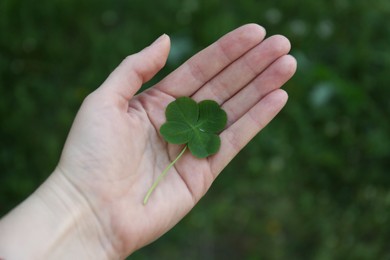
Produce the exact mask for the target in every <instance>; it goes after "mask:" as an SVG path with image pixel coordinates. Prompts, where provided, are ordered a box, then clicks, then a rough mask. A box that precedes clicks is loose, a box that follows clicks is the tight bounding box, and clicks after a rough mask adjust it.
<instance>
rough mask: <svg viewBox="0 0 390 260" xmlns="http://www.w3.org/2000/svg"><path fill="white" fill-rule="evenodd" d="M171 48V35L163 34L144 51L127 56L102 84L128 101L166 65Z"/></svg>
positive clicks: (104, 87) (110, 91)
mask: <svg viewBox="0 0 390 260" xmlns="http://www.w3.org/2000/svg"><path fill="white" fill-rule="evenodd" d="M169 49H170V39H169V36H168V35H166V34H163V35H162V36H160V37H159V38H158V39H157V40H156V41H155V42H153V43H152V44H151V45H150V46H148V47H146V48H145V49H143V50H142V51H140V52H138V53H136V54H133V55H130V56H128V57H126V58H125V59H124V60H123V61H122V62H121V64H119V66H118V67H117V68H116V69H115V70H114V71H113V72H112V73H111V74H110V76H109V77H108V78H107V80H106V81H105V82H104V83H103V85H102V86H101V88H102V89H105V90H106V91H108V92H109V93H113V94H118V95H119V96H120V97H123V98H124V99H125V100H126V102H127V101H128V100H130V99H131V98H132V97H133V96H134V94H135V93H136V92H137V91H138V90H139V89H140V88H141V86H142V84H143V83H145V82H147V81H148V80H150V79H151V78H152V77H153V76H154V75H155V74H156V73H157V72H158V71H159V70H160V69H161V68H162V67H164V65H165V63H166V61H167V58H168V54H169Z"/></svg>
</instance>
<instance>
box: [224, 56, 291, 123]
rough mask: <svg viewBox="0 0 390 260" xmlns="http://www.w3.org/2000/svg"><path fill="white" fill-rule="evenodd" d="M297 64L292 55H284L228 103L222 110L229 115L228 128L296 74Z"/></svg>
mask: <svg viewBox="0 0 390 260" xmlns="http://www.w3.org/2000/svg"><path fill="white" fill-rule="evenodd" d="M296 68H297V62H296V60H295V58H294V57H292V56H291V55H284V56H282V57H280V58H279V59H277V60H276V61H275V62H274V63H273V64H271V65H270V66H269V67H268V68H267V69H266V70H265V71H264V72H263V73H261V74H260V75H259V76H258V77H257V78H255V79H254V80H253V81H252V82H250V83H249V84H248V86H246V87H245V88H243V89H242V90H241V91H240V92H238V93H237V94H236V95H234V96H233V97H232V98H231V99H229V100H228V101H226V102H225V103H224V104H223V105H222V108H223V109H224V110H225V111H226V113H227V114H228V123H227V126H230V125H231V124H233V123H234V122H235V121H237V120H238V119H239V118H240V117H241V116H243V115H244V114H245V113H246V112H248V111H249V109H250V108H252V107H253V106H254V105H255V104H256V103H257V102H259V101H260V100H261V99H262V98H263V97H264V96H266V95H267V94H268V93H270V92H272V91H274V90H275V89H278V88H280V87H281V86H282V85H283V84H284V83H286V82H287V81H288V80H289V79H290V78H291V77H292V76H293V75H294V73H295V71H296Z"/></svg>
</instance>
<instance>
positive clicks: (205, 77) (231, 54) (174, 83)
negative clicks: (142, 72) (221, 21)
mask: <svg viewBox="0 0 390 260" xmlns="http://www.w3.org/2000/svg"><path fill="white" fill-rule="evenodd" d="M264 37H265V29H264V28H263V27H261V26H260V25H257V24H247V25H244V26H241V27H239V28H237V29H236V30H234V31H232V32H230V33H228V34H226V35H225V36H223V37H222V38H220V39H219V40H218V41H216V42H215V43H213V44H211V45H210V46H209V47H207V48H206V49H204V50H202V51H200V52H199V53H198V54H196V55H195V56H193V57H192V58H190V59H189V60H188V61H186V62H185V63H184V64H183V65H181V66H180V67H179V68H177V69H176V70H175V71H173V72H172V73H171V74H169V75H168V76H167V77H165V78H164V79H163V80H162V81H160V82H159V83H158V84H157V85H156V86H155V88H157V89H158V90H160V91H162V92H164V93H166V94H168V95H171V96H173V97H180V96H191V95H192V94H193V93H195V92H196V91H197V90H198V89H199V88H200V87H202V86H203V85H204V84H205V83H206V82H208V81H209V80H210V79H212V78H213V77H214V76H216V75H217V74H218V73H219V72H220V71H222V70H223V69H224V68H225V67H227V66H228V65H229V64H231V63H232V62H234V61H235V60H236V59H238V58H239V57H241V56H242V55H244V54H245V53H246V52H248V51H249V50H250V49H252V48H253V47H255V46H256V45H257V44H259V43H260V42H261V41H262V40H263V39H264Z"/></svg>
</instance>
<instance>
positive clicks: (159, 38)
mask: <svg viewBox="0 0 390 260" xmlns="http://www.w3.org/2000/svg"><path fill="white" fill-rule="evenodd" d="M165 37H168V35H166V34H165V33H164V34H163V35H161V36H160V37H158V38H157V40H155V41H154V42H153V43H152V44H151V46H152V45H157V44H159V43H160V42H162V41H163V40H164V38H165Z"/></svg>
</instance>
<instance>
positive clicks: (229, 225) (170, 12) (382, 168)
mask: <svg viewBox="0 0 390 260" xmlns="http://www.w3.org/2000/svg"><path fill="white" fill-rule="evenodd" d="M389 15H390V2H389V1H388V0H376V1H365V0H355V1H347V0H317V1H307V0H295V1H292V0H284V1H275V0H273V1H271V0H263V1H256V0H242V1H231V0H185V1H177V0H167V1H155V2H153V3H151V2H147V1H141V0H134V1H108V0H102V1H92V0H83V1H75V0H68V1H40V2H39V4H36V3H35V2H27V1H15V0H2V1H0V125H1V127H0V185H1V186H0V214H5V213H6V212H7V211H8V210H9V209H11V208H12V207H13V206H15V205H16V204H17V203H18V202H20V201H21V200H23V199H24V198H25V197H26V196H27V195H28V194H30V193H31V192H32V191H33V190H34V189H35V188H36V187H38V185H39V184H40V183H41V182H42V181H43V180H44V179H45V178H46V177H47V176H48V175H49V174H50V172H51V171H52V170H53V168H54V167H55V165H56V163H57V161H58V158H59V154H60V151H61V149H62V145H63V143H64V141H65V137H66V134H67V132H68V131H69V128H70V125H71V123H72V120H73V118H74V116H75V113H76V111H77V109H78V107H79V105H80V103H81V102H82V100H83V98H84V97H85V96H86V95H87V94H88V93H89V92H91V91H92V90H94V89H95V88H96V87H97V86H99V85H100V84H101V82H102V81H103V80H104V79H105V78H106V77H107V75H108V74H109V73H110V71H111V70H112V69H113V68H114V67H115V66H116V65H117V64H118V63H119V62H120V61H121V60H122V59H123V58H124V57H125V56H127V55H129V54H131V53H134V52H136V51H138V50H140V49H142V48H143V47H144V46H146V45H147V44H149V43H150V42H152V41H153V40H154V39H155V38H157V37H158V36H159V35H161V34H162V33H167V34H168V35H170V36H171V39H172V51H171V54H170V57H169V59H168V63H167V66H166V67H165V68H164V69H163V71H162V72H161V73H160V74H159V75H158V76H157V77H156V78H155V79H154V80H152V81H151V82H150V83H149V84H147V85H146V86H145V87H148V86H151V85H152V84H153V83H155V82H157V81H158V80H159V79H161V78H162V77H163V76H164V75H166V74H167V73H168V72H170V71H172V70H173V69H175V68H176V67H177V66H178V65H179V64H181V63H182V62H183V61H184V60H186V59H187V58H188V57H189V56H190V55H192V54H193V53H195V52H196V51H198V50H200V49H202V48H204V47H206V46H207V45H208V44H210V43H211V42H213V41H215V40H216V39H217V38H218V37H219V36H221V35H223V34H224V33H226V32H228V31H230V30H231V29H233V28H235V27H237V26H240V25H242V24H244V23H247V22H256V23H259V24H261V25H263V26H264V27H265V28H266V29H267V34H268V35H272V34H276V33H278V34H283V35H286V36H287V37H288V38H289V39H290V40H291V43H292V54H293V55H294V56H295V57H296V58H297V60H298V71H297V74H296V76H295V77H294V78H293V79H292V80H291V81H290V82H289V83H288V84H287V85H286V86H285V89H286V90H287V92H288V93H289V96H290V97H289V102H288V104H287V106H286V107H285V109H284V110H283V111H282V112H281V114H280V115H279V116H278V117H277V118H276V119H275V120H274V121H273V122H272V123H271V124H270V125H269V126H268V127H266V128H265V129H264V130H263V131H262V132H261V133H260V134H259V136H257V137H256V138H255V139H254V140H253V141H252V142H251V143H250V144H249V145H248V146H247V147H246V148H245V149H244V150H243V151H242V152H241V153H240V154H239V155H238V157H236V158H235V160H233V162H232V163H231V164H230V165H229V166H228V167H227V168H226V169H225V170H224V172H223V173H222V174H221V176H219V177H218V178H217V180H216V182H215V183H214V185H213V187H212V188H211V190H210V191H209V192H208V193H207V196H206V197H204V198H203V199H202V200H201V202H200V203H199V204H198V205H197V206H196V207H195V208H194V210H193V211H191V213H190V214H189V215H188V216H187V217H186V218H185V219H184V220H183V221H181V222H180V223H179V225H177V226H176V227H175V229H173V230H172V231H170V232H168V233H167V234H166V235H164V236H163V237H162V238H161V239H159V240H158V241H156V243H153V244H151V245H150V246H148V247H146V248H144V249H141V250H140V251H138V252H137V253H135V254H134V255H133V257H132V259H318V260H321V259H389V258H390V252H389V249H388V241H390V211H389V206H390V192H389V186H390V175H389V169H390V161H389V159H388V157H389V154H390V135H389V133H390V121H389V118H390V103H389V101H388V99H389V98H388V97H389V96H390V88H389V87H388V86H390V77H389V71H390V48H389V42H390V19H388V17H389Z"/></svg>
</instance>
